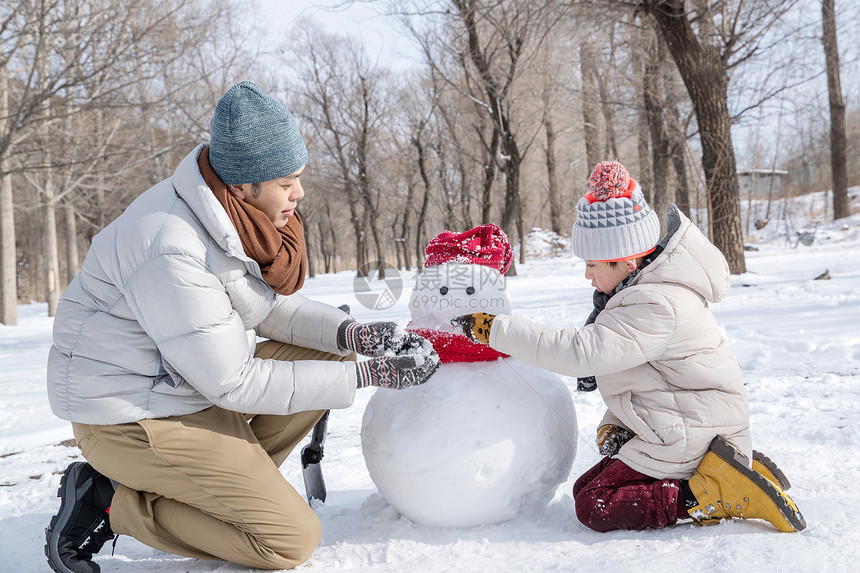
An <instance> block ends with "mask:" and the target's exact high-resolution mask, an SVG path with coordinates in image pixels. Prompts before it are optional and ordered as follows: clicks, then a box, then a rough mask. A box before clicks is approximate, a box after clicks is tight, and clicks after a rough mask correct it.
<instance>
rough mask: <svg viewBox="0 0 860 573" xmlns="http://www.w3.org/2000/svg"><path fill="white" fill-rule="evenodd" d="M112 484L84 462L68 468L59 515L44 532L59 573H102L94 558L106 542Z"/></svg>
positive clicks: (50, 558) (50, 557) (50, 559)
mask: <svg viewBox="0 0 860 573" xmlns="http://www.w3.org/2000/svg"><path fill="white" fill-rule="evenodd" d="M113 494H114V486H113V484H112V483H111V481H110V480H109V479H108V478H106V477H105V476H103V475H102V474H100V473H99V472H97V471H96V470H95V469H93V467H92V466H91V465H90V464H88V463H85V462H75V463H73V464H71V465H70V466H69V467H68V468H66V472H65V473H64V474H63V477H62V478H61V479H60V489H59V491H57V497H59V498H60V511H59V512H57V515H55V516H54V517H52V518H51V525H50V526H49V527H48V528H47V529H46V530H45V539H46V540H47V543H46V544H45V555H46V556H47V557H48V565H50V566H51V569H53V570H54V571H57V573H99V572H100V571H101V569H100V568H99V566H98V565H97V564H96V563H93V561H92V558H93V554H94V553H98V552H99V551H100V550H101V548H102V546H103V545H104V544H105V542H106V541H108V540H110V539H113V538H114V532H113V531H111V528H110V518H109V516H108V513H109V511H110V504H111V499H112V498H113Z"/></svg>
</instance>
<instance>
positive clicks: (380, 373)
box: [355, 339, 439, 390]
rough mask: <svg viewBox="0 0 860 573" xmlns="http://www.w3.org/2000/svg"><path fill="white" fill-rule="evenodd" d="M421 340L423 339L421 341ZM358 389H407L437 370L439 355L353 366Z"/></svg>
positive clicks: (432, 352)
mask: <svg viewBox="0 0 860 573" xmlns="http://www.w3.org/2000/svg"><path fill="white" fill-rule="evenodd" d="M422 340H423V339H422ZM355 368H356V373H357V378H358V387H359V388H366V387H368V386H379V387H382V388H394V389H398V390H399V389H401V388H409V387H410V386H417V385H418V384H423V383H424V382H426V381H427V379H428V378H430V376H432V375H433V373H434V372H436V369H437V368H439V355H438V354H436V351H435V350H432V348H431V350H430V352H429V353H423V354H420V353H419V354H409V355H404V356H391V357H386V356H383V357H379V358H371V359H370V360H365V361H364V362H358V363H356V365H355Z"/></svg>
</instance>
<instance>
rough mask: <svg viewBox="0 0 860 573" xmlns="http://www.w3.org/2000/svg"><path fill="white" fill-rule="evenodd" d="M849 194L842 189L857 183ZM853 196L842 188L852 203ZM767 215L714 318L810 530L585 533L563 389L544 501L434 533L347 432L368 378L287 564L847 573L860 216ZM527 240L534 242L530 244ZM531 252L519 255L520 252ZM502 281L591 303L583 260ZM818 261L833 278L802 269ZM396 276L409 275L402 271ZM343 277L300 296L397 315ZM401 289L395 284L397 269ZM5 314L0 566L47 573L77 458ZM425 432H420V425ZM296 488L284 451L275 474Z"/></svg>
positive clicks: (183, 562)
mask: <svg viewBox="0 0 860 573" xmlns="http://www.w3.org/2000/svg"><path fill="white" fill-rule="evenodd" d="M851 192H852V193H853V194H854V195H855V196H857V195H858V194H860V188H853V189H852V190H851ZM816 201H817V202H818V204H823V196H822V194H818V195H812V196H807V197H804V198H801V199H799V200H798V202H797V204H796V205H795V209H794V212H796V213H798V215H797V217H796V221H795V222H794V224H796V225H799V226H804V225H806V224H807V223H808V222H809V220H810V218H811V217H815V216H820V215H817V214H816V212H815V202H816ZM858 207H860V199H856V198H855V200H854V210H855V211H858ZM784 230H785V227H784V225H783V223H782V221H771V222H770V223H769V224H768V226H767V227H765V228H764V229H762V230H761V231H757V232H756V233H755V236H754V237H753V238H752V239H751V240H750V241H749V244H752V245H755V247H756V248H757V249H758V250H757V251H750V252H748V253H747V258H746V261H747V269H748V272H746V273H745V274H743V275H740V276H736V277H734V280H733V283H734V284H733V287H732V289H731V291H730V293H729V295H728V297H727V298H726V299H725V300H724V301H723V302H722V303H720V304H719V305H716V306H715V308H714V312H715V314H716V316H717V318H718V320H719V321H720V322H721V323H722V324H723V325H724V327H725V330H726V334H727V336H728V338H729V340H730V341H731V344H732V348H733V349H734V351H735V354H736V355H737V357H738V360H739V361H740V364H741V367H742V368H743V370H744V374H745V377H746V384H747V388H748V391H749V398H750V405H751V416H752V430H753V444H754V447H755V448H756V449H758V450H761V451H763V452H766V453H767V454H768V455H769V456H770V457H771V458H772V459H773V460H774V461H776V462H777V463H778V464H779V465H780V466H781V468H782V469H783V470H784V471H785V473H786V474H787V476H788V477H789V479H790V480H791V483H792V489H791V491H790V493H791V495H792V497H793V499H794V500H795V501H796V502H797V504H798V505H799V507H800V509H801V511H802V512H803V513H804V515H805V517H806V520H807V524H808V528H807V529H806V530H805V531H803V532H802V533H799V534H781V533H778V532H776V530H775V529H773V528H772V527H770V526H769V525H768V524H766V523H764V522H759V521H739V520H736V521H732V522H724V523H722V524H720V525H716V526H710V527H696V526H694V525H679V526H676V527H673V528H668V529H664V530H649V531H642V532H628V531H617V532H612V533H595V532H593V531H590V530H588V529H586V528H585V527H584V526H582V525H581V524H580V523H579V522H578V521H577V519H576V515H575V514H574V510H573V501H572V497H571V487H572V485H573V481H574V480H575V478H576V477H577V476H578V475H580V474H581V473H582V472H584V471H585V470H586V469H588V468H589V467H591V466H592V465H593V464H595V463H597V461H598V460H599V458H600V456H599V454H598V452H597V448H596V447H595V446H594V444H593V436H594V430H595V427H596V425H597V423H598V421H599V419H600V416H601V415H602V413H603V406H602V402H601V399H600V396H599V395H598V394H597V393H596V392H595V393H587V394H582V393H576V392H574V389H575V387H576V381H575V380H573V379H569V378H564V381H565V382H566V383H567V384H568V386H569V387H570V388H571V391H572V392H573V394H574V395H573V398H574V402H575V404H576V408H577V414H578V417H579V425H580V434H579V444H578V452H577V457H576V460H575V462H574V466H573V471H572V473H571V475H570V478H569V479H568V480H567V481H566V482H565V483H563V484H562V485H561V486H560V487H559V488H558V491H557V492H556V495H555V498H554V499H553V500H552V501H551V502H550V504H549V505H548V506H546V507H534V508H529V509H528V510H527V511H525V512H523V513H522V514H521V515H520V516H518V517H517V518H515V519H513V520H511V521H507V522H504V523H501V524H498V525H493V526H485V527H476V528H470V529H453V528H433V527H426V526H422V525H418V524H415V523H412V522H411V521H409V520H408V519H406V518H404V517H401V516H400V515H398V514H397V512H396V511H395V510H394V509H392V508H391V506H389V505H388V504H387V503H386V501H385V499H383V498H382V497H381V496H380V495H379V493H378V492H377V491H376V488H375V487H374V485H373V482H372V481H371V480H370V477H369V476H368V473H367V470H366V468H365V465H364V460H363V457H362V454H361V444H360V438H359V431H360V428H361V417H362V414H363V412H364V407H365V405H366V404H367V401H368V399H369V398H370V396H371V393H372V391H371V390H363V391H359V393H358V397H357V400H356V403H355V405H353V406H352V407H351V408H349V409H347V410H342V411H337V412H333V413H332V416H331V420H330V423H329V436H328V440H327V442H326V450H325V451H326V455H325V459H324V461H323V472H324V474H325V478H326V483H327V486H328V500H327V503H326V504H325V505H324V506H322V507H320V508H319V509H318V513H319V516H320V519H321V521H322V524H323V539H322V543H321V545H320V547H319V548H318V549H317V550H316V552H315V553H314V555H313V557H312V558H311V560H310V561H309V562H308V563H306V564H305V565H303V566H301V567H300V569H299V570H301V571H333V570H340V569H363V570H366V571H378V572H381V571H404V572H406V571H409V572H413V571H440V572H441V571H466V572H483V571H493V572H495V571H578V572H589V571H594V572H597V571H600V572H606V571H612V572H614V571H637V572H639V571H646V572H647V571H667V570H714V571H798V572H807V571H827V572H830V571H846V572H847V571H854V570H855V569H856V567H857V565H856V563H857V561H858V558H860V549H858V547H860V545H858V542H857V539H858V538H860V520H858V518H857V516H856V514H855V513H854V511H855V509H856V506H857V503H858V499H860V497H859V496H858V493H857V489H856V488H857V487H858V483H860V399H858V398H860V215H854V216H852V217H850V218H848V219H844V220H841V221H839V222H838V223H823V224H820V225H819V226H818V229H817V232H816V236H815V241H814V243H813V244H812V245H811V246H808V247H807V246H803V245H800V246H798V247H796V248H791V247H790V246H789V245H788V244H787V243H786V241H785V237H784ZM535 249H536V250H540V249H539V248H537V247H535ZM530 250H532V249H530ZM518 271H519V276H518V277H516V278H512V279H509V280H508V283H507V284H508V289H509V292H510V296H511V300H512V302H513V307H514V312H515V313H517V314H520V315H523V316H527V317H530V318H532V319H535V320H540V321H545V322H547V323H551V324H556V325H568V326H578V325H580V324H581V323H582V322H583V321H584V320H585V318H586V316H587V315H588V313H589V311H590V308H591V288H590V286H589V284H588V282H587V281H586V280H585V279H584V278H583V276H582V275H583V272H584V267H583V264H582V262H581V261H577V260H575V259H574V258H573V257H572V255H569V254H564V253H562V254H561V256H555V257H546V258H541V259H534V260H532V261H531V262H528V263H526V264H525V265H519V266H518ZM825 271H828V272H829V276H830V280H818V281H816V280H813V279H814V278H815V277H817V276H819V275H821V274H822V273H824V272H825ZM407 278H408V277H407ZM352 280H353V276H352V274H350V273H348V272H342V273H337V274H334V275H325V276H318V277H316V278H314V279H310V280H308V281H307V283H306V286H305V288H304V290H303V292H304V293H305V294H307V295H308V296H310V297H312V298H316V299H318V300H322V301H324V302H329V303H333V304H342V303H348V304H350V306H351V307H352V308H353V314H354V315H355V316H356V317H357V318H358V319H359V320H396V321H398V322H400V323H401V324H405V323H406V322H407V320H408V319H409V312H408V309H407V301H408V298H409V296H408V295H409V289H408V288H407V289H406V291H405V292H404V293H403V294H402V295H401V297H400V299H399V301H398V303H397V304H395V305H394V306H393V307H391V308H389V309H386V310H383V311H372V310H368V309H366V308H364V307H363V306H362V305H361V304H360V303H359V302H358V301H357V300H356V299H355V297H354V296H353V291H352ZM405 282H406V284H407V286H408V285H409V281H408V280H406V281H405ZM18 310H19V326H17V327H5V326H2V325H0V571H4V572H5V571H10V572H11V571H14V572H17V573H27V572H35V571H46V570H47V565H46V564H45V558H44V556H43V553H42V546H43V543H44V534H43V529H44V528H45V526H46V525H47V524H48V521H49V520H50V517H51V515H52V514H53V513H54V512H55V511H56V508H57V507H58V502H59V500H58V499H57V498H56V497H55V494H56V490H57V487H58V485H59V481H60V476H59V473H60V472H62V471H63V469H64V468H65V467H66V466H67V465H68V464H69V463H70V462H71V461H72V460H73V459H76V458H77V459H79V458H78V456H79V452H78V450H77V448H76V447H75V446H74V445H70V444H72V443H71V442H69V440H70V439H71V438H72V433H71V429H70V427H69V425H68V424H67V423H65V422H63V421H61V420H58V419H57V418H55V417H54V416H53V415H52V414H51V411H50V409H49V407H48V403H47V398H46V394H45V362H46V357H47V352H48V348H49V346H50V338H51V320H50V319H48V318H47V317H46V316H45V314H46V307H45V305H43V304H32V305H24V306H21V307H19V309H18ZM427 431H428V432H432V431H433V430H432V428H428V429H427ZM281 469H282V471H283V473H284V475H285V476H286V478H287V479H288V480H289V481H290V482H291V483H292V484H293V485H294V486H295V487H296V488H297V489H298V490H299V491H303V482H302V477H301V471H300V464H299V460H298V456H297V455H296V454H294V455H293V456H291V457H290V458H289V459H288V460H287V461H286V463H285V464H284V465H283V467H282V468H281ZM97 561H98V562H99V563H100V564H101V567H102V571H105V572H129V573H142V572H153V571H158V572H159V573H182V572H201V571H223V572H226V571H243V570H246V569H244V568H242V567H239V566H236V565H232V564H225V563H219V562H206V561H196V560H192V559H185V558H182V557H176V556H172V555H165V554H163V553H159V552H157V551H155V550H152V549H150V548H148V547H146V546H144V545H142V544H140V543H138V542H137V541H135V540H133V539H130V538H128V537H121V538H120V539H119V542H118V543H117V546H116V554H115V555H113V556H111V555H110V550H109V548H106V549H105V550H104V551H103V555H99V556H98V559H97Z"/></svg>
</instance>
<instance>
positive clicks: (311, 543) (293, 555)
mask: <svg viewBox="0 0 860 573" xmlns="http://www.w3.org/2000/svg"><path fill="white" fill-rule="evenodd" d="M321 539H322V525H321V524H320V520H319V518H318V517H317V516H316V514H315V513H314V512H313V511H312V510H310V509H309V510H308V514H307V515H303V516H302V517H301V520H300V521H299V522H298V523H296V524H295V526H294V527H293V528H292V531H291V534H290V535H289V538H288V542H287V545H285V546H283V547H280V548H277V549H276V550H275V552H276V553H277V559H276V560H275V561H274V562H273V563H272V568H273V569H292V568H293V567H298V566H299V565H301V564H302V563H304V562H305V561H307V560H308V559H310V558H311V555H313V552H314V550H316V548H317V547H318V546H319V544H320V540H321Z"/></svg>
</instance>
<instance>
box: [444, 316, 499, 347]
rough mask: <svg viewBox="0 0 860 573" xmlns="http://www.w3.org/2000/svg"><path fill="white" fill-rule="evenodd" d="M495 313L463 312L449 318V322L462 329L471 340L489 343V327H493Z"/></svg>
mask: <svg viewBox="0 0 860 573" xmlns="http://www.w3.org/2000/svg"><path fill="white" fill-rule="evenodd" d="M494 318H496V315H495V314H487V313H486V312H476V313H475V314H464V315H462V316H458V317H455V318H452V319H451V324H453V325H454V326H459V327H460V328H462V329H463V333H464V334H465V335H466V336H467V337H468V338H469V339H470V340H471V341H472V342H480V343H481V344H489V343H490V329H491V328H492V327H493V319H494Z"/></svg>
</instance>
